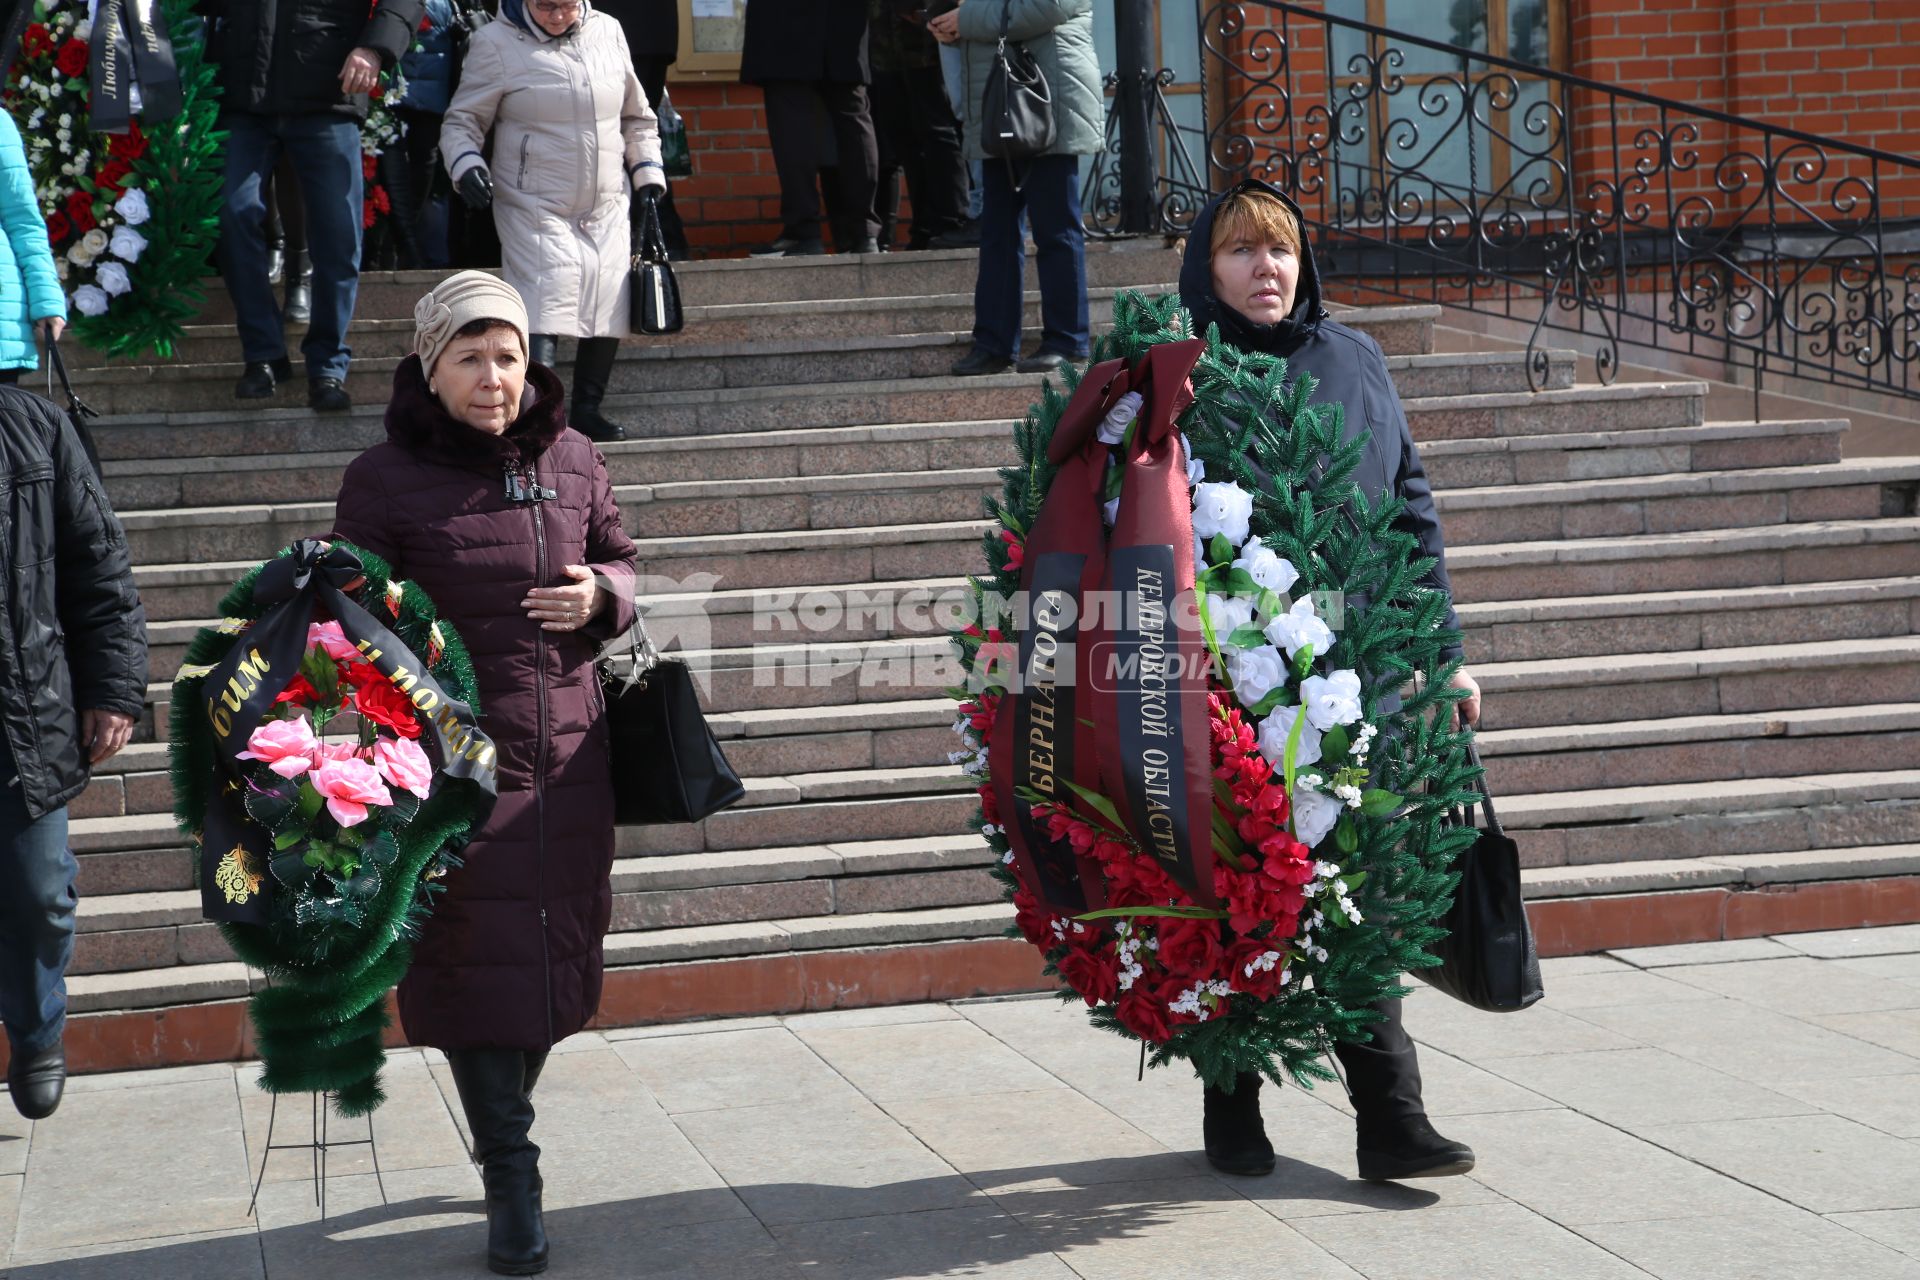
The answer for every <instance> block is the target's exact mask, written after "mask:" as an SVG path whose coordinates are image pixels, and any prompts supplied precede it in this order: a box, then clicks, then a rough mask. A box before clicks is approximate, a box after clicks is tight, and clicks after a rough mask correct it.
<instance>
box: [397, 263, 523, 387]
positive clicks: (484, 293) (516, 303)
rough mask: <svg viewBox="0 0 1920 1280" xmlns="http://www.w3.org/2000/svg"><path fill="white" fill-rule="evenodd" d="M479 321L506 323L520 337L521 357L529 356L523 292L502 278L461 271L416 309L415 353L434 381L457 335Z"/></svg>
mask: <svg viewBox="0 0 1920 1280" xmlns="http://www.w3.org/2000/svg"><path fill="white" fill-rule="evenodd" d="M475 320H504V321H506V322H507V323H508V324H510V325H512V326H513V327H514V329H515V330H516V331H518V333H519V334H520V354H521V355H523V356H524V355H526V354H527V304H526V303H524V302H522V301H521V300H520V293H519V291H518V290H517V289H515V288H514V287H513V286H512V285H510V284H508V283H507V282H506V281H505V280H502V279H501V278H500V277H499V276H491V275H488V274H487V273H486V272H484V271H461V272H459V273H457V274H455V275H450V276H448V277H447V278H446V279H445V280H442V281H441V282H440V283H439V284H437V285H435V286H434V287H433V291H432V292H430V293H428V294H427V295H426V296H425V297H423V298H421V299H420V301H419V302H418V303H416V304H415V305H414V308H413V349H414V351H416V352H418V353H419V356H420V370H421V372H422V373H425V374H426V375H428V376H429V377H431V376H432V375H433V366H434V362H435V361H437V360H439V359H440V353H441V352H443V351H445V350H446V349H447V344H448V343H450V342H452V341H453V335H454V334H456V333H458V332H460V330H461V329H462V328H463V327H465V326H466V325H469V324H471V323H473V322H474V321H475Z"/></svg>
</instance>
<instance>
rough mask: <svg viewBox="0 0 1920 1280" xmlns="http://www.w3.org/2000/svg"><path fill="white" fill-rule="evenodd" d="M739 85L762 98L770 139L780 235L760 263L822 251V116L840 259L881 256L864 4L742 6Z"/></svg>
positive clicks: (795, 1) (792, 0) (802, 1)
mask: <svg viewBox="0 0 1920 1280" xmlns="http://www.w3.org/2000/svg"><path fill="white" fill-rule="evenodd" d="M743 44H744V47H743V48H742V50H741V54H740V81H741V83H743V84H757V85H759V86H760V91H761V93H762V94H763V95H765V98H766V107H767V140H768V142H769V143H770V144H771V145H772V147H773V166H774V169H775V170H776V171H777V172H778V173H779V175H780V238H779V239H777V240H775V241H773V242H772V243H771V244H768V245H766V246H764V247H763V248H760V249H756V250H755V251H754V254H753V256H754V257H756V258H779V257H805V256H808V255H812V254H820V253H825V252H826V247H825V246H824V245H823V244H822V243H821V240H820V196H819V193H818V191H817V190H816V188H815V183H816V180H817V179H818V176H819V174H820V171H821V170H822V169H824V168H828V167H829V166H828V162H827V160H826V157H825V156H824V155H822V146H821V142H822V139H821V136H820V116H821V113H822V112H824V113H825V114H826V117H827V119H828V121H829V122H830V123H831V125H832V129H833V141H834V152H835V158H834V160H833V162H832V165H831V167H832V168H833V169H834V170H835V171H836V172H837V174H838V185H839V192H840V194H839V199H838V200H837V201H835V202H834V205H835V208H836V210H837V212H838V214H839V216H840V219H841V221H840V222H838V223H837V224H836V225H835V226H834V228H833V239H834V248H835V249H837V250H838V251H839V252H841V253H873V252H876V251H877V250H878V249H879V247H880V246H879V241H878V234H879V231H880V226H879V224H878V223H877V222H876V221H875V220H874V217H873V193H874V188H875V187H876V186H877V185H878V184H879V177H880V154H879V144H878V142H877V141H876V140H875V138H874V134H873V116H872V114H871V112H870V110H869V108H868V105H867V84H868V81H869V80H870V79H871V78H872V77H871V75H870V74H869V70H868V66H867V5H866V0H779V3H777V4H774V3H759V4H749V5H748V6H747V30H746V37H745V40H744V42H743Z"/></svg>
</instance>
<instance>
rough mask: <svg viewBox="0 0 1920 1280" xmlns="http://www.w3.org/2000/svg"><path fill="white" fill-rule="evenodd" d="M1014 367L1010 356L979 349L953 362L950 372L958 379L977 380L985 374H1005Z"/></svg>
mask: <svg viewBox="0 0 1920 1280" xmlns="http://www.w3.org/2000/svg"><path fill="white" fill-rule="evenodd" d="M1012 367H1013V360H1012V359H1011V358H1010V357H1008V356H996V355H994V354H993V353H992V352H991V351H982V350H981V349H980V348H979V347H975V348H974V349H973V350H971V351H969V352H967V354H965V355H964V356H961V357H960V358H959V359H958V360H956V361H954V362H953V368H952V369H951V370H949V372H951V373H952V374H953V376H954V377H956V378H975V377H978V376H980V375H981V374H983V373H1005V372H1006V371H1007V370H1008V369H1011V368H1012Z"/></svg>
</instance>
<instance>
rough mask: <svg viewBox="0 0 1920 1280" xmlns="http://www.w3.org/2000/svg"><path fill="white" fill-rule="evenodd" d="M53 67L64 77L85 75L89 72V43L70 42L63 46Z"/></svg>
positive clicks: (80, 41)
mask: <svg viewBox="0 0 1920 1280" xmlns="http://www.w3.org/2000/svg"><path fill="white" fill-rule="evenodd" d="M53 65H54V66H55V67H57V68H58V69H59V71H60V74H61V75H63V76H80V75H84V74H85V73H86V70H87V42H86V41H85V40H69V41H67V42H66V43H65V44H63V45H61V46H60V52H59V53H58V54H57V55H55V57H54V59H53Z"/></svg>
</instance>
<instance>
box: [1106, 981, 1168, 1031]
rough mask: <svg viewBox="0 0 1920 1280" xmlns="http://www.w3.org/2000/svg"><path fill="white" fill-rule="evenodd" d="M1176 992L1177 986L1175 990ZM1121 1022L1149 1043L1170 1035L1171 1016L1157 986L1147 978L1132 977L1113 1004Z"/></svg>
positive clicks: (1115, 1013) (1164, 998)
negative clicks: (1130, 982) (1129, 985)
mask: <svg viewBox="0 0 1920 1280" xmlns="http://www.w3.org/2000/svg"><path fill="white" fill-rule="evenodd" d="M1174 994H1175V995H1178V994H1179V991H1178V987H1177V984H1176V989H1175V991H1174ZM1113 1011H1114V1015H1115V1016H1116V1017H1118V1018H1119V1019H1120V1024H1121V1025H1122V1026H1124V1027H1125V1028H1126V1029H1127V1030H1129V1031H1131V1032H1133V1034H1135V1035H1137V1036H1139V1037H1140V1038H1141V1039H1142V1040H1145V1041H1147V1042H1149V1043H1151V1044H1160V1043H1162V1042H1164V1041H1165V1040H1166V1039H1167V1037H1168V1036H1170V1035H1172V1034H1173V1015H1172V1014H1171V1013H1169V1012H1168V1010H1167V1000H1166V997H1164V996H1163V995H1161V993H1160V987H1159V986H1158V985H1156V984H1155V983H1152V982H1149V981H1148V980H1147V979H1146V978H1144V977H1141V978H1136V979H1134V983H1133V987H1132V989H1131V990H1129V991H1128V992H1127V994H1125V995H1123V996H1121V997H1120V1003H1119V1004H1117V1005H1115V1006H1114V1010H1113Z"/></svg>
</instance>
